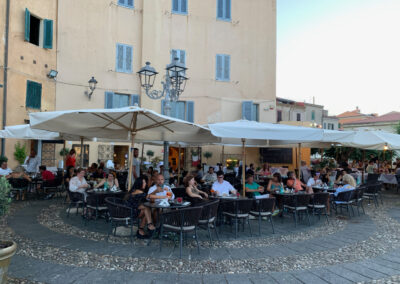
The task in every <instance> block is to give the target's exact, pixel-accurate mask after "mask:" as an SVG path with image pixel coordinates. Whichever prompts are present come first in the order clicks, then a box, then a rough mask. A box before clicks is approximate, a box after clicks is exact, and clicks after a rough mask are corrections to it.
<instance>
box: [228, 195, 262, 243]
mask: <svg viewBox="0 0 400 284" xmlns="http://www.w3.org/2000/svg"><path fill="white" fill-rule="evenodd" d="M253 201H254V200H253V199H237V200H232V201H231V202H227V203H225V204H224V211H223V212H222V214H223V215H225V216H227V217H229V218H230V219H231V220H233V221H234V222H235V238H237V233H238V222H239V220H242V221H243V229H242V230H243V231H244V221H245V220H246V221H247V224H248V225H249V229H250V236H251V235H252V233H251V225H250V219H249V213H250V211H251V208H252V207H253ZM231 225H232V223H231Z"/></svg>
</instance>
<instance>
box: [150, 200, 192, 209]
mask: <svg viewBox="0 0 400 284" xmlns="http://www.w3.org/2000/svg"><path fill="white" fill-rule="evenodd" d="M186 202H188V203H189V204H184V203H185V202H182V204H177V203H171V202H170V204H169V206H168V207H167V206H161V205H160V204H159V202H145V203H143V205H144V206H146V207H149V208H157V209H179V208H186V207H189V206H190V205H191V203H190V202H189V201H186Z"/></svg>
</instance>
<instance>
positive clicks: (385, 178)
mask: <svg viewBox="0 0 400 284" xmlns="http://www.w3.org/2000/svg"><path fill="white" fill-rule="evenodd" d="M378 181H381V182H383V183H386V184H393V185H397V178H396V175H394V174H381V175H380V176H379V178H378Z"/></svg>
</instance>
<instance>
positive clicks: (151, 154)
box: [146, 150, 154, 161]
mask: <svg viewBox="0 0 400 284" xmlns="http://www.w3.org/2000/svg"><path fill="white" fill-rule="evenodd" d="M146 156H147V157H149V161H151V158H152V157H153V156H154V151H152V150H147V152H146Z"/></svg>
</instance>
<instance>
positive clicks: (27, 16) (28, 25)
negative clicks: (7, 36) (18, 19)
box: [25, 9, 31, 41]
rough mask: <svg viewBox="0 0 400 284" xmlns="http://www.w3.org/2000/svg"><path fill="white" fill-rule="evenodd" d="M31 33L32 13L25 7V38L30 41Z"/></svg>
mask: <svg viewBox="0 0 400 284" xmlns="http://www.w3.org/2000/svg"><path fill="white" fill-rule="evenodd" d="M30 33H31V13H30V12H29V10H28V9H25V40H26V41H29V35H30Z"/></svg>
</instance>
